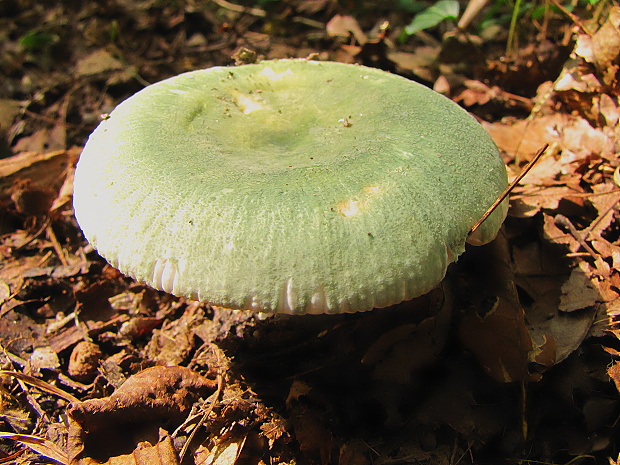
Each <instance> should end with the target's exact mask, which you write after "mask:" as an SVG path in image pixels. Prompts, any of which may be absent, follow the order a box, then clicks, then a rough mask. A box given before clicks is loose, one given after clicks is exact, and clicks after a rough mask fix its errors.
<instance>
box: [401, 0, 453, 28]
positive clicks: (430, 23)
mask: <svg viewBox="0 0 620 465" xmlns="http://www.w3.org/2000/svg"><path fill="white" fill-rule="evenodd" d="M458 15H459V2H458V1H456V0H439V1H438V2H437V3H435V4H434V5H433V6H431V7H428V8H427V9H426V10H424V11H422V12H421V13H419V14H417V15H416V16H414V18H413V20H412V21H411V23H409V25H408V26H407V27H406V28H405V32H406V33H407V34H409V35H411V34H415V33H416V32H419V31H423V30H424V29H428V28H431V27H435V26H437V25H438V24H439V23H441V22H442V21H445V20H447V19H450V20H455V19H456V18H457V17H458Z"/></svg>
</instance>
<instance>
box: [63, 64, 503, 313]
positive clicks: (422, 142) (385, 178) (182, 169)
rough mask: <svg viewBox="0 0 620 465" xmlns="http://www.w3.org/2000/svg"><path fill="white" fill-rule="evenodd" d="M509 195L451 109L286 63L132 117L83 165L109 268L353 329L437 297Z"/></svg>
mask: <svg viewBox="0 0 620 465" xmlns="http://www.w3.org/2000/svg"><path fill="white" fill-rule="evenodd" d="M506 185H507V175H506V169H505V166H504V164H503V163H502V160H501V159H500V156H499V152H498V149H497V147H496V146H495V144H494V143H493V141H492V140H491V138H490V136H489V135H488V134H487V133H486V131H485V130H484V129H483V128H482V127H481V126H480V125H479V124H478V123H477V122H476V121H475V119H474V118H473V117H472V116H470V115H469V114H468V113H467V112H466V111H464V110H463V109H461V108H460V107H459V106H458V105H456V104H455V103H453V102H452V101H450V100H449V99H447V98H446V97H444V96H442V95H440V94H438V93H436V92H434V91H432V90H430V89H428V88H426V87H424V86H422V85H420V84H417V83H415V82H412V81H410V80H408V79H405V78H403V77H400V76H397V75H393V74H389V73H386V72H384V71H380V70H377V69H372V68H367V67H363V66H358V65H350V64H343V63H335V62H315V61H308V60H274V61H263V62H260V63H257V64H248V65H242V66H237V67H213V68H209V69H204V70H198V71H192V72H188V73H184V74H181V75H178V76H175V77H172V78H169V79H166V80H164V81H161V82H159V83H156V84H153V85H150V86H148V87H146V88H145V89H143V90H142V91H140V92H138V93H137V94H135V95H134V96H132V97H131V98H129V99H127V100H126V101H124V102H123V103H121V104H120V105H119V106H118V107H117V108H116V109H115V110H114V111H113V112H112V113H111V114H110V115H109V116H108V117H106V118H104V120H103V121H102V122H101V124H100V125H99V126H98V127H97V129H96V130H95V131H94V132H93V134H92V135H91V136H90V138H89V140H88V142H87V144H86V146H85V147H84V151H83V152H82V155H81V157H80V160H79V163H78V166H77V169H76V175H75V191H74V207H75V214H76V218H77V220H78V223H79V225H80V227H81V228H82V230H83V232H84V235H85V236H86V238H87V240H88V241H89V242H90V243H91V244H92V245H93V246H94V247H95V248H96V250H97V251H98V252H99V253H100V254H101V255H102V256H103V257H104V258H105V259H106V260H107V261H108V262H109V263H110V264H112V265H113V266H115V267H117V268H118V269H119V270H120V271H121V272H123V273H124V274H127V275H130V276H132V277H133V278H135V279H136V280H138V281H142V282H145V283H147V284H149V285H151V286H153V287H155V288H157V289H160V290H163V291H166V292H170V293H172V294H175V295H179V296H186V297H188V298H190V299H195V300H200V301H205V302H209V303H211V304H213V305H218V306H222V307H227V308H234V309H249V310H254V311H261V312H265V313H292V314H303V313H342V312H355V311H366V310H370V309H372V308H379V307H387V306H390V305H392V304H396V303H399V302H402V301H404V300H409V299H412V298H414V297H416V296H419V295H422V294H424V293H426V292H428V291H429V290H431V289H432V288H433V287H435V286H436V285H437V284H438V283H439V282H440V281H441V280H442V279H443V277H444V276H445V274H446V270H447V267H448V265H449V264H450V263H451V262H453V261H454V260H456V259H457V257H458V256H459V255H460V254H461V253H462V252H463V251H464V250H465V242H466V239H467V237H468V232H469V230H470V228H471V227H472V225H473V224H474V223H476V221H477V220H478V219H479V218H480V217H481V216H482V215H483V214H484V212H485V210H486V209H487V208H488V207H489V205H491V204H492V203H493V201H494V200H495V199H496V198H497V197H498V195H499V194H500V193H501V192H502V191H503V190H504V188H505V187H506ZM506 209H507V205H506V202H504V203H503V204H502V205H501V206H500V208H498V209H496V211H495V212H494V213H493V214H492V215H490V217H489V218H488V219H487V220H486V221H485V222H484V223H483V224H482V226H481V227H480V228H479V229H478V230H477V231H476V237H475V238H474V241H475V242H476V243H478V244H482V243H485V242H488V241H490V240H491V239H493V238H494V236H495V235H496V233H497V231H498V229H499V228H500V226H501V223H502V222H503V220H504V218H505V215H506Z"/></svg>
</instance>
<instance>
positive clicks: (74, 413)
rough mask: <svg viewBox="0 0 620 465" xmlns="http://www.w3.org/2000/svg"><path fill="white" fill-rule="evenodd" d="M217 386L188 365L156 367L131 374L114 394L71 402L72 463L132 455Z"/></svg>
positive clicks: (180, 420)
mask: <svg viewBox="0 0 620 465" xmlns="http://www.w3.org/2000/svg"><path fill="white" fill-rule="evenodd" d="M215 388H216V383H215V382H214V381H212V380H209V379H207V378H205V377H203V376H201V375H199V374H198V373H196V372H195V371H193V370H190V369H189V368H185V367H179V366H174V367H162V366H158V367H152V368H147V369H146V370H144V371H141V372H140V373H138V374H135V375H133V376H131V377H130V378H129V379H127V381H125V383H124V384H123V385H122V386H121V387H120V388H119V389H117V390H116V391H114V393H113V394H112V395H111V396H110V397H105V398H103V399H91V400H87V401H84V402H78V403H73V404H71V406H70V407H69V409H68V414H69V418H70V420H71V422H70V429H69V439H68V449H69V457H70V458H71V463H72V464H82V463H84V464H85V463H89V462H88V461H86V462H82V460H86V459H96V460H100V461H106V460H108V459H110V457H113V456H120V455H127V454H131V453H133V451H135V450H136V445H137V444H138V443H140V442H143V441H144V440H145V438H146V439H147V440H149V442H150V443H151V444H156V443H157V439H156V438H157V437H158V434H159V427H160V426H168V427H175V426H178V425H179V424H180V423H181V422H182V420H183V419H184V417H185V416H186V415H187V414H188V412H189V410H190V408H191V407H192V405H193V404H194V403H195V402H196V401H197V400H198V399H199V398H201V397H203V398H206V397H208V396H209V395H210V394H212V393H213V392H214V391H215ZM111 445H112V446H111Z"/></svg>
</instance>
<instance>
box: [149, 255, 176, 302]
mask: <svg viewBox="0 0 620 465" xmlns="http://www.w3.org/2000/svg"><path fill="white" fill-rule="evenodd" d="M178 279H179V268H178V266H177V264H176V263H175V262H173V261H172V260H169V259H167V258H160V259H158V260H157V261H156V262H155V267H154V269H153V278H152V283H153V287H155V288H157V289H161V290H162V291H165V292H169V293H171V294H174V293H175V291H176V289H177V287H178Z"/></svg>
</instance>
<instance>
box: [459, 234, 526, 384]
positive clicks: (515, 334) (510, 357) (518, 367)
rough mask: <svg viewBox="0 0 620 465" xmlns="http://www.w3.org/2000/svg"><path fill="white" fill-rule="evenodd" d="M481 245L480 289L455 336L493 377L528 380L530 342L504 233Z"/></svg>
mask: <svg viewBox="0 0 620 465" xmlns="http://www.w3.org/2000/svg"><path fill="white" fill-rule="evenodd" d="M483 247H485V251H486V253H485V258H486V260H485V263H483V264H481V266H480V273H479V275H478V276H476V277H475V279H476V280H477V281H479V284H478V285H477V286H476V289H479V291H480V292H479V294H478V295H476V296H475V297H476V299H478V302H477V306H476V307H475V308H474V309H473V310H470V311H468V312H466V313H465V314H464V315H463V316H462V318H461V320H460V321H459V325H458V332H459V337H460V338H461V340H462V341H463V344H464V345H465V347H467V349H469V350H470V351H471V352H472V353H473V354H474V355H475V356H476V358H477V359H478V360H479V362H480V365H481V366H482V367H483V368H484V370H485V371H486V372H487V373H488V374H489V375H490V376H492V377H493V378H494V379H495V380H497V381H499V382H503V383H507V382H511V381H528V380H530V379H531V378H532V375H531V374H530V372H529V370H528V364H529V361H530V359H529V354H530V351H531V350H532V349H533V347H534V344H533V342H532V339H531V337H530V334H529V330H528V327H527V325H526V322H525V311H524V310H523V307H522V306H521V303H520V302H519V297H518V294H517V289H516V286H515V283H514V274H513V271H512V268H511V265H510V259H509V257H510V255H509V252H508V243H507V240H506V237H505V235H504V233H502V232H500V234H499V235H498V237H497V238H496V239H495V240H494V241H493V242H491V243H490V244H488V245H486V246H483ZM483 270H484V271H483ZM480 283H484V285H480Z"/></svg>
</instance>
